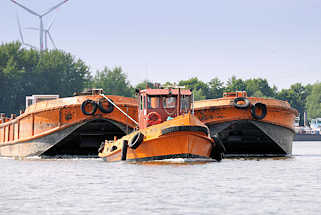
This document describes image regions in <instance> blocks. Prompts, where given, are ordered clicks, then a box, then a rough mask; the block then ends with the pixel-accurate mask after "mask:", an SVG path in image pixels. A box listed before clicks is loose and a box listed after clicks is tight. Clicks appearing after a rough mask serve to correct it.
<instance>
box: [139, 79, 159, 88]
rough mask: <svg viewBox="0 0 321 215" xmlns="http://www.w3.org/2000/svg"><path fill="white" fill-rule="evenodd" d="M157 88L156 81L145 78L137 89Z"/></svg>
mask: <svg viewBox="0 0 321 215" xmlns="http://www.w3.org/2000/svg"><path fill="white" fill-rule="evenodd" d="M147 88H150V89H155V83H153V82H151V81H149V80H144V81H143V82H140V83H138V84H137V85H136V89H139V90H143V89H147Z"/></svg>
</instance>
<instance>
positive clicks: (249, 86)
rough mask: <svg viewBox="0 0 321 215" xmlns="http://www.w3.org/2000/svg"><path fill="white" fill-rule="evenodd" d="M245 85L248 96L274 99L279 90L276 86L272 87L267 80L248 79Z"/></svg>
mask: <svg viewBox="0 0 321 215" xmlns="http://www.w3.org/2000/svg"><path fill="white" fill-rule="evenodd" d="M245 85H246V92H247V94H248V96H254V97H271V98H273V97H275V96H276V93H277V88H276V87H275V86H274V87H273V88H272V87H270V85H269V83H268V81H267V80H266V79H261V78H254V79H248V80H246V81H245Z"/></svg>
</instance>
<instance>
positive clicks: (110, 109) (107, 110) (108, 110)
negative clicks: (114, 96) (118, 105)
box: [98, 98, 114, 113]
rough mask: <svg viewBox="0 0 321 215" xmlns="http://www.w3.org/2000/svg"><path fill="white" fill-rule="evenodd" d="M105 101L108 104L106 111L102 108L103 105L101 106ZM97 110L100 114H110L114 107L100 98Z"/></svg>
mask: <svg viewBox="0 0 321 215" xmlns="http://www.w3.org/2000/svg"><path fill="white" fill-rule="evenodd" d="M110 100H111V99H110ZM106 101H107V102H108V108H107V109H106V108H104V105H103V104H104V103H105V102H106ZM111 101H112V102H113V100H111ZM98 108H99V110H100V111H101V112H102V113H111V112H113V110H114V105H112V104H111V102H110V101H108V100H106V99H105V98H101V99H99V101H98Z"/></svg>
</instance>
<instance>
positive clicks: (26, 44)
mask: <svg viewBox="0 0 321 215" xmlns="http://www.w3.org/2000/svg"><path fill="white" fill-rule="evenodd" d="M23 45H25V46H28V47H30V48H32V49H37V48H36V47H34V46H33V45H30V44H28V43H24V44H23Z"/></svg>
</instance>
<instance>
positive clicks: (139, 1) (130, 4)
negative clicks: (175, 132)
mask: <svg viewBox="0 0 321 215" xmlns="http://www.w3.org/2000/svg"><path fill="white" fill-rule="evenodd" d="M17 1H18V2H20V3H22V4H25V5H27V6H28V7H30V8H32V9H33V10H35V11H39V12H41V11H44V10H46V9H48V8H50V7H52V6H54V5H55V4H57V3H59V2H60V1H61V0H42V1H39V0H17ZM17 12H18V14H19V17H20V19H21V25H22V26H23V27H29V26H32V27H38V26H39V19H38V18H36V17H34V16H32V15H30V14H29V13H27V12H25V11H24V10H23V9H21V8H18V7H17V6H16V5H15V4H13V3H12V2H10V1H9V0H1V3H0V42H11V41H13V40H19V33H18V27H17V22H16V13H17ZM54 13H57V16H56V19H55V22H54V25H53V27H52V31H51V34H52V36H53V38H54V40H55V43H56V45H57V47H58V48H59V49H63V50H65V51H67V52H70V53H71V54H73V55H74V56H75V57H77V58H80V59H82V60H84V61H85V63H86V64H87V65H90V67H91V71H93V72H95V71H96V70H97V69H102V68H104V67H105V66H107V67H110V68H112V67H114V66H121V67H122V68H123V70H124V72H125V73H126V74H127V75H128V79H129V81H130V82H131V83H132V84H137V83H138V82H141V81H143V80H145V79H148V80H151V81H158V82H162V83H164V82H166V81H171V82H174V81H179V80H186V79H189V78H192V77H198V78H199V79H200V80H202V81H204V82H208V81H210V80H211V79H212V78H214V77H218V78H219V79H220V80H222V81H227V80H228V79H229V78H230V77H232V76H233V75H234V76H236V77H238V78H243V79H248V78H266V79H267V80H268V81H269V83H271V84H274V85H276V86H277V87H278V88H279V89H282V88H288V87H289V86H290V85H291V84H294V83H296V82H301V83H303V84H308V83H315V82H316V81H320V78H321V1H319V0H318V1H317V0H305V1H303V0H269V1H258V0H234V1H232V0H224V1H215V0H198V1H196V0H194V1H191V0H184V1H183V0H171V1H170V0H162V1H156V0H149V1H148V0H131V1H130V0H118V1H109V0H108V1H106V0H105V1H79V0H78V1H77V0H69V2H67V3H66V4H65V5H63V6H62V7H60V8H59V10H57V11H56V12H54ZM54 13H53V14H54ZM53 14H50V15H49V16H47V17H45V18H44V23H45V25H48V24H49V23H50V22H51V20H52V18H53ZM24 37H25V41H26V42H28V43H31V44H33V45H36V46H39V36H38V32H34V31H28V30H24ZM49 45H50V44H49Z"/></svg>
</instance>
